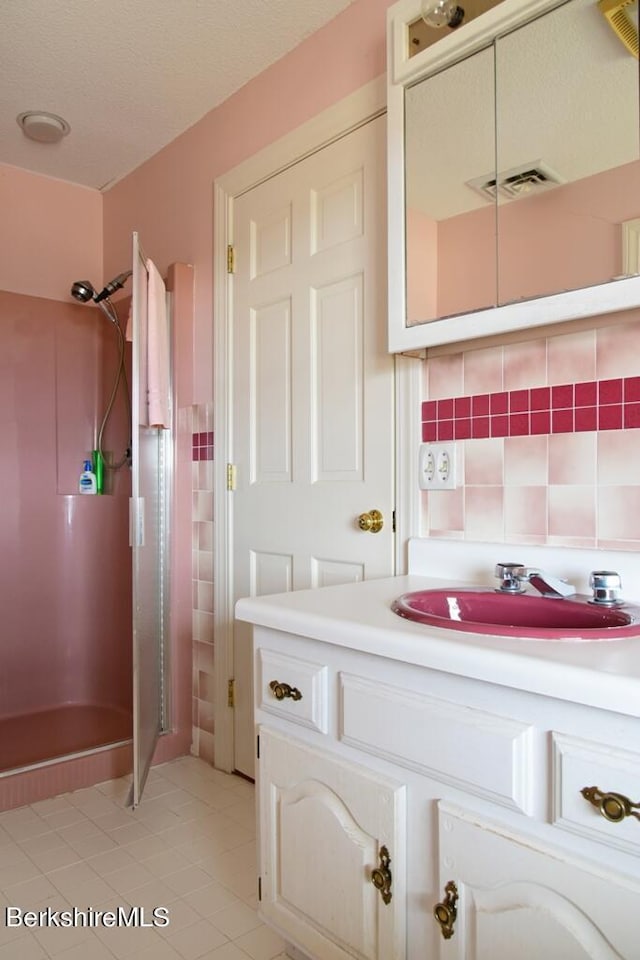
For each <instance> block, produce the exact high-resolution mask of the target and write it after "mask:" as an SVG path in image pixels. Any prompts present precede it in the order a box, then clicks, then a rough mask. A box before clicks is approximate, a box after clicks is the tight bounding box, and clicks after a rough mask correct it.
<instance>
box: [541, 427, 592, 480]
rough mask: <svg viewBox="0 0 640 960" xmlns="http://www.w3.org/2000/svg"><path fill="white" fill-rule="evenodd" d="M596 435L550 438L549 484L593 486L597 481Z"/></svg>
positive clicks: (581, 434)
mask: <svg viewBox="0 0 640 960" xmlns="http://www.w3.org/2000/svg"><path fill="white" fill-rule="evenodd" d="M596 454H597V440H596V434H595V433H572V434H570V435H569V436H558V435H557V434H555V435H552V436H550V437H549V483H550V484H565V483H570V484H593V483H595V480H596Z"/></svg>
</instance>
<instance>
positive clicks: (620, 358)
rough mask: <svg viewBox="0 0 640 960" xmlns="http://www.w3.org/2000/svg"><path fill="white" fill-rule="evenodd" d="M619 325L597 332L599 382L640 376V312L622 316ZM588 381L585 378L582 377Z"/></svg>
mask: <svg viewBox="0 0 640 960" xmlns="http://www.w3.org/2000/svg"><path fill="white" fill-rule="evenodd" d="M620 319H621V322H620V324H619V325H616V326H611V327H601V328H600V329H599V330H597V331H596V376H597V378H598V380H608V379H611V378H615V377H635V376H637V375H638V356H639V355H640V319H638V311H637V310H633V311H629V312H628V314H624V315H621V318H620ZM580 379H581V380H586V379H587V378H586V377H585V376H582V377H580Z"/></svg>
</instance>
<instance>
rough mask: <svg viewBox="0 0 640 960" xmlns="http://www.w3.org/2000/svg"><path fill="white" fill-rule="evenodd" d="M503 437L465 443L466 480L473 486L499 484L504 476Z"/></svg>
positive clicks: (466, 482)
mask: <svg viewBox="0 0 640 960" xmlns="http://www.w3.org/2000/svg"><path fill="white" fill-rule="evenodd" d="M505 442H506V441H505V440H503V439H501V438H493V437H492V438H488V439H487V440H485V441H483V442H482V443H477V442H472V443H467V444H466V445H465V451H464V482H465V484H471V485H473V486H480V485H487V484H491V485H494V486H495V485H499V484H501V483H502V482H503V476H504V444H505Z"/></svg>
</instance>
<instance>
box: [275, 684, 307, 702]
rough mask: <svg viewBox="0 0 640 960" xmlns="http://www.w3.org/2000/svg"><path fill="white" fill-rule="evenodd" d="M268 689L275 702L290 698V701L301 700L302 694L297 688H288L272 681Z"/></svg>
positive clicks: (287, 685) (286, 685)
mask: <svg viewBox="0 0 640 960" xmlns="http://www.w3.org/2000/svg"><path fill="white" fill-rule="evenodd" d="M269 689H270V690H271V691H273V695H274V697H275V698H276V700H284V699H285V698H286V697H290V698H291V699H292V700H302V694H301V693H300V691H299V690H298V688H297V687H290V686H289V684H288V683H280V682H279V681H278V680H272V681H271V683H270V684H269Z"/></svg>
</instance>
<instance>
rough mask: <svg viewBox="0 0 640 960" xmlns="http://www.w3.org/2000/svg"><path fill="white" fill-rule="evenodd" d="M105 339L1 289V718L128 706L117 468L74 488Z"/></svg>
mask: <svg viewBox="0 0 640 960" xmlns="http://www.w3.org/2000/svg"><path fill="white" fill-rule="evenodd" d="M114 339H115V338H114V337H113V331H112V330H111V329H109V325H108V323H107V321H106V320H104V318H103V317H102V316H100V315H98V312H97V310H96V309H95V308H93V307H86V306H80V305H75V304H71V303H69V304H66V303H60V302H57V301H53V300H44V299H39V298H36V297H26V296H21V295H18V294H11V293H6V292H0V431H1V435H2V438H3V451H2V455H0V494H1V496H0V606H1V609H2V628H1V630H0V718H2V717H7V716H15V715H18V714H23V713H32V712H34V711H39V710H44V709H49V708H51V707H55V706H57V705H61V704H64V703H95V704H105V705H106V704H109V705H114V706H119V707H123V708H125V709H127V708H130V700H131V691H130V676H131V575H130V567H131V559H130V549H129V545H128V496H129V479H128V476H127V475H126V474H127V473H128V470H127V468H125V469H124V471H123V475H122V476H121V477H120V478H119V483H118V485H117V486H116V493H115V495H113V496H102V497H99V496H88V497H87V496H81V495H79V494H78V493H77V480H78V476H79V473H80V471H81V469H82V460H83V458H84V457H85V456H87V455H88V454H89V451H90V450H91V449H92V447H93V445H94V443H95V430H96V423H97V418H98V417H101V416H102V411H103V410H104V404H105V393H106V392H107V391H108V390H109V389H110V387H111V382H107V379H108V378H107V376H105V374H104V371H105V369H108V368H111V370H112V371H115V363H114V364H113V365H112V364H111V363H105V362H104V360H103V358H104V356H105V353H108V352H109V351H111V350H113V340H114ZM114 415H115V414H114Z"/></svg>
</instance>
